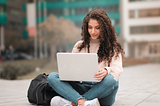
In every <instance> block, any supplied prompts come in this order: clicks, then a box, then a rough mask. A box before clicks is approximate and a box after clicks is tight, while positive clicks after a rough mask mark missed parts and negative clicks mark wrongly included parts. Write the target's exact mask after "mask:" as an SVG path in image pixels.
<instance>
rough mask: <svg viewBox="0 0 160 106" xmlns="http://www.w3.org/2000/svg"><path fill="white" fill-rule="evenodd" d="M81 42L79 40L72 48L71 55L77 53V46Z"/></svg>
mask: <svg viewBox="0 0 160 106" xmlns="http://www.w3.org/2000/svg"><path fill="white" fill-rule="evenodd" d="M82 42H83V41H82V40H80V41H78V42H77V43H76V44H75V45H74V46H73V49H72V53H78V52H79V50H78V46H79V45H80V44H82Z"/></svg>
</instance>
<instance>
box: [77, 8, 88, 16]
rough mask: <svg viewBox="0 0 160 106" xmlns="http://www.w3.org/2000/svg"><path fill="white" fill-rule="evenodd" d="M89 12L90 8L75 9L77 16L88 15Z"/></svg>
mask: <svg viewBox="0 0 160 106" xmlns="http://www.w3.org/2000/svg"><path fill="white" fill-rule="evenodd" d="M87 12H88V8H75V14H76V15H77V14H86V13H87Z"/></svg>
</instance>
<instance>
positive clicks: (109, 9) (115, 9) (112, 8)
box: [102, 5, 119, 12]
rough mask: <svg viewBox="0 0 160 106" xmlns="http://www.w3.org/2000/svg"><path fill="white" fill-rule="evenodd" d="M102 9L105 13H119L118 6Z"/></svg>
mask: <svg viewBox="0 0 160 106" xmlns="http://www.w3.org/2000/svg"><path fill="white" fill-rule="evenodd" d="M102 9H104V10H105V11H106V12H117V11H119V6H118V5H111V6H102Z"/></svg>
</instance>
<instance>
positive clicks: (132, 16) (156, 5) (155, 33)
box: [120, 0, 160, 62]
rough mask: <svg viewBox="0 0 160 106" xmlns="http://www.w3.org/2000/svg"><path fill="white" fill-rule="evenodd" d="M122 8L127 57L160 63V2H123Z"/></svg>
mask: <svg viewBox="0 0 160 106" xmlns="http://www.w3.org/2000/svg"><path fill="white" fill-rule="evenodd" d="M120 8H121V9H120V11H121V26H122V27H121V28H122V30H121V31H122V33H121V35H120V36H121V42H122V45H123V47H124V50H125V53H126V54H125V56H126V57H133V58H140V59H149V60H151V61H154V62H160V0H121V4H120Z"/></svg>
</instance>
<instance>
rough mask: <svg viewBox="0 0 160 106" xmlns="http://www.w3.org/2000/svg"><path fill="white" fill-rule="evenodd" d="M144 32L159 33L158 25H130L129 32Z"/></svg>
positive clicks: (159, 27) (159, 26)
mask: <svg viewBox="0 0 160 106" xmlns="http://www.w3.org/2000/svg"><path fill="white" fill-rule="evenodd" d="M146 33H160V25H154V26H133V27H130V34H146Z"/></svg>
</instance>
